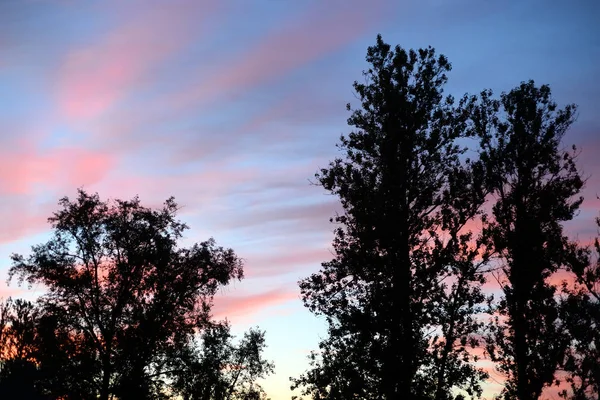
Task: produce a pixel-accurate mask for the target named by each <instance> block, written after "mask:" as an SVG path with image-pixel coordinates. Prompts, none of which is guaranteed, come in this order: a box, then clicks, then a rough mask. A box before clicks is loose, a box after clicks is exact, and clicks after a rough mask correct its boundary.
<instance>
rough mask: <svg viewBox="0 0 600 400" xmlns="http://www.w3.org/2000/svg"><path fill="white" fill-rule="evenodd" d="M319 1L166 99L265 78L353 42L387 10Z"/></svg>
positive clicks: (185, 101)
mask: <svg viewBox="0 0 600 400" xmlns="http://www.w3.org/2000/svg"><path fill="white" fill-rule="evenodd" d="M317 4H318V6H317V7H314V8H312V9H311V10H310V11H309V12H307V13H305V14H304V15H302V16H301V17H300V18H299V19H297V20H295V21H293V22H290V23H287V24H286V25H285V26H281V27H280V28H279V29H278V30H277V31H275V32H271V33H270V34H269V36H267V37H266V38H265V39H264V40H262V41H261V42H259V43H257V44H256V45H254V46H251V47H250V48H248V50H247V51H245V52H244V53H243V54H241V55H239V56H238V57H235V58H233V59H231V60H226V61H225V62H226V64H225V63H224V64H225V65H224V66H223V68H221V69H219V70H218V72H217V73H216V74H214V75H213V76H211V77H209V78H208V79H204V80H202V81H200V82H198V83H197V84H192V85H190V88H192V89H191V90H189V91H186V92H184V93H182V94H180V95H176V96H175V98H174V99H172V100H170V101H169V103H175V104H180V105H182V106H188V105H191V104H194V105H197V103H198V102H202V101H206V100H209V99H210V100H211V101H214V99H215V96H227V97H229V96H231V94H232V91H236V92H240V91H243V90H246V89H248V88H250V87H253V86H256V85H258V84H261V83H263V82H266V81H268V80H273V79H276V78H279V77H281V76H282V75H285V74H287V73H289V72H291V71H293V70H294V69H297V68H299V67H301V66H303V65H306V64H308V63H310V62H312V61H315V60H317V59H319V58H321V57H323V56H324V55H326V54H328V53H331V52H333V51H335V50H338V49H339V48H341V47H343V46H344V45H347V44H349V43H351V42H352V41H353V40H355V39H357V38H358V37H360V36H361V35H363V34H364V33H365V32H366V31H367V30H368V29H370V28H371V27H372V25H374V24H375V23H380V22H381V20H383V19H384V17H385V15H386V12H385V11H386V9H387V7H386V4H385V2H383V1H381V0H378V1H372V2H370V3H369V4H368V5H366V3H362V2H360V1H349V2H345V3H344V4H343V6H340V5H339V4H337V5H336V4H335V2H317Z"/></svg>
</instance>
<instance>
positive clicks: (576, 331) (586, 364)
mask: <svg viewBox="0 0 600 400" xmlns="http://www.w3.org/2000/svg"><path fill="white" fill-rule="evenodd" d="M596 224H597V225H598V227H599V228H600V218H596ZM580 255H581V257H580V260H581V262H580V263H572V264H571V271H572V272H574V273H575V276H576V282H575V284H574V286H573V287H569V286H568V285H566V284H565V286H564V288H563V292H565V293H566V295H567V296H566V298H565V299H564V301H563V303H562V310H561V311H562V313H561V317H562V319H563V326H564V327H565V329H566V330H567V331H568V333H569V334H570V339H571V342H570V346H569V348H568V351H567V355H566V360H565V363H564V369H565V371H566V372H567V373H568V377H567V379H566V380H567V382H568V383H569V384H570V387H571V388H570V389H571V391H567V390H564V391H563V392H562V393H561V396H562V397H563V398H565V399H572V400H591V399H597V398H598V393H599V392H600V240H599V239H598V238H596V239H595V241H594V251H593V252H592V251H589V250H588V249H582V251H581V253H580Z"/></svg>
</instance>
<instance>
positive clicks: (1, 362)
mask: <svg viewBox="0 0 600 400" xmlns="http://www.w3.org/2000/svg"><path fill="white" fill-rule="evenodd" d="M37 315H38V310H37V309H36V308H35V306H34V304H33V303H31V302H28V301H24V300H20V299H18V300H14V301H13V300H12V299H10V298H9V299H8V300H6V301H4V302H2V303H1V304H0V394H2V397H3V398H4V397H6V398H26V399H32V400H37V399H40V400H41V399H45V398H46V397H44V396H43V395H42V391H41V388H40V385H39V381H40V377H41V374H40V371H39V369H38V368H37V367H36V365H35V363H34V361H35V355H36V354H35V353H36V350H35V342H36V329H35V324H36V321H37Z"/></svg>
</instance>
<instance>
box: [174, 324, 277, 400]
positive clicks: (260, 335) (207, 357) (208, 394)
mask: <svg viewBox="0 0 600 400" xmlns="http://www.w3.org/2000/svg"><path fill="white" fill-rule="evenodd" d="M232 339H233V337H232V335H231V333H230V327H229V324H228V323H227V322H223V323H218V324H213V325H212V326H210V327H209V328H208V329H206V330H205V331H204V332H203V334H202V336H201V338H200V341H201V344H200V345H199V346H190V347H189V348H188V350H189V352H188V353H187V356H186V357H182V360H183V365H184V366H185V369H184V370H185V371H186V372H185V373H184V374H181V375H180V376H179V377H178V381H177V382H176V383H175V385H174V387H175V388H176V389H177V390H178V392H179V393H181V394H182V397H183V398H184V399H186V400H203V399H222V400H250V399H264V398H266V394H265V393H264V391H263V389H262V388H261V386H260V385H258V384H257V383H256V380H257V379H259V378H263V377H265V376H266V375H268V374H269V373H271V372H272V371H273V364H272V363H270V362H268V361H266V360H264V359H263V358H262V356H261V353H262V351H263V349H264V347H265V338H264V332H262V331H259V330H256V329H251V330H250V331H248V332H246V333H245V334H244V337H243V338H242V339H241V340H240V341H239V343H238V344H237V345H236V344H234V343H233V340H232Z"/></svg>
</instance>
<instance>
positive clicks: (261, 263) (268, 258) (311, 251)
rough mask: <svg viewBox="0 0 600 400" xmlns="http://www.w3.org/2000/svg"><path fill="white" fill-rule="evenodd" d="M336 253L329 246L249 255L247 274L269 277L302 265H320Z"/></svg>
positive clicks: (295, 269) (317, 266) (253, 276)
mask: <svg viewBox="0 0 600 400" xmlns="http://www.w3.org/2000/svg"><path fill="white" fill-rule="evenodd" d="M333 258H334V255H333V254H332V253H331V251H330V250H329V249H327V248H302V247H300V248H296V249H295V250H289V251H287V252H278V253H274V254H269V255H256V256H252V255H249V256H247V257H245V259H246V267H245V275H246V276H247V277H252V278H255V277H269V276H276V275H281V274H286V273H289V272H294V271H299V270H300V269H301V268H302V267H306V266H311V267H312V268H313V269H317V268H319V267H320V265H321V263H322V262H325V261H330V260H331V259H333Z"/></svg>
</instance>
